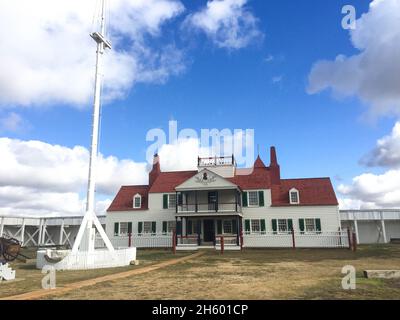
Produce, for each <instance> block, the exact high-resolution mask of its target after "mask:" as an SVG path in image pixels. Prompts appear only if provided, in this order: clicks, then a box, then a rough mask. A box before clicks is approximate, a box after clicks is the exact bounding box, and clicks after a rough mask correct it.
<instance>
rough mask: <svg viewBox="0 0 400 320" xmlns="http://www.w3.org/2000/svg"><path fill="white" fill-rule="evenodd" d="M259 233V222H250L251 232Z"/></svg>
mask: <svg viewBox="0 0 400 320" xmlns="http://www.w3.org/2000/svg"><path fill="white" fill-rule="evenodd" d="M260 231H261V226H260V220H258V219H256V220H253V219H252V220H251V232H254V233H258V232H260Z"/></svg>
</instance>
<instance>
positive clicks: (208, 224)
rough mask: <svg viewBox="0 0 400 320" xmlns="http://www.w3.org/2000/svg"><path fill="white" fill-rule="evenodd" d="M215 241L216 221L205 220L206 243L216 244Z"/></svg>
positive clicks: (204, 238) (204, 239)
mask: <svg viewBox="0 0 400 320" xmlns="http://www.w3.org/2000/svg"><path fill="white" fill-rule="evenodd" d="M214 240H215V226H214V220H204V236H203V241H204V242H214Z"/></svg>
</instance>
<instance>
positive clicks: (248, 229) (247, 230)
mask: <svg viewBox="0 0 400 320" xmlns="http://www.w3.org/2000/svg"><path fill="white" fill-rule="evenodd" d="M244 231H245V232H246V233H250V220H249V219H246V220H244Z"/></svg>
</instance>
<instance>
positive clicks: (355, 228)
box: [354, 217, 360, 244]
mask: <svg viewBox="0 0 400 320" xmlns="http://www.w3.org/2000/svg"><path fill="white" fill-rule="evenodd" d="M354 231H355V232H356V239H357V244H359V243H360V238H359V236H358V223H357V219H356V217H354Z"/></svg>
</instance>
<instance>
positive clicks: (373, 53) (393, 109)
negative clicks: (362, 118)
mask: <svg viewBox="0 0 400 320" xmlns="http://www.w3.org/2000/svg"><path fill="white" fill-rule="evenodd" d="M356 26H357V27H356V29H355V30H352V31H351V33H350V35H351V42H352V44H353V46H354V47H355V48H356V49H357V50H359V51H360V52H359V53H358V54H355V55H353V56H350V57H346V56H344V55H339V56H338V57H337V58H336V59H335V60H334V61H327V60H323V61H318V62H317V63H316V64H315V65H314V66H313V68H312V70H311V72H310V75H309V86H308V92H309V93H310V94H315V93H317V92H320V91H323V90H325V89H329V88H330V89H331V90H332V91H333V93H334V94H335V95H337V96H357V97H359V98H360V99H361V101H363V102H364V103H366V104H368V105H370V106H371V109H370V116H379V115H385V114H400V90H399V87H400V60H399V56H400V1H398V0H374V1H372V2H371V4H370V8H369V12H368V13H366V14H364V15H362V16H361V18H359V19H358V20H357V24H356Z"/></svg>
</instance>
